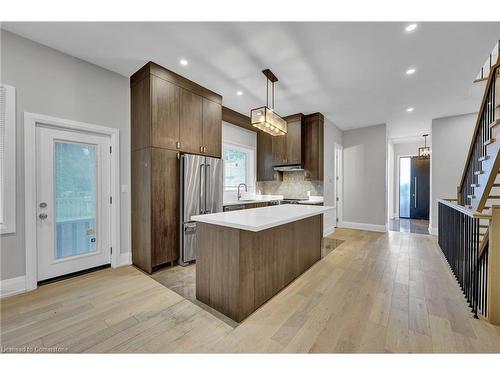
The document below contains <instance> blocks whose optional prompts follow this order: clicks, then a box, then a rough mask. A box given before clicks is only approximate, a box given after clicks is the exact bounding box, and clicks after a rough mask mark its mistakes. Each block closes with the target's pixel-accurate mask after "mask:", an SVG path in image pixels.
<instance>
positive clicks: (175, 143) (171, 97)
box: [151, 76, 181, 150]
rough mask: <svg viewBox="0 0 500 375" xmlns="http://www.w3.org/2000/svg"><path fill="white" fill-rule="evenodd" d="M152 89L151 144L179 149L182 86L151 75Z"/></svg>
mask: <svg viewBox="0 0 500 375" xmlns="http://www.w3.org/2000/svg"><path fill="white" fill-rule="evenodd" d="M151 90H152V94H151V98H152V101H151V145H152V146H154V147H163V148H168V149H171V150H175V149H179V148H180V146H181V145H180V94H181V88H180V87H179V86H176V85H174V84H172V83H170V82H168V81H165V80H163V79H161V78H158V77H156V76H151Z"/></svg>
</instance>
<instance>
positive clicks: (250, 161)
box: [222, 141, 257, 193]
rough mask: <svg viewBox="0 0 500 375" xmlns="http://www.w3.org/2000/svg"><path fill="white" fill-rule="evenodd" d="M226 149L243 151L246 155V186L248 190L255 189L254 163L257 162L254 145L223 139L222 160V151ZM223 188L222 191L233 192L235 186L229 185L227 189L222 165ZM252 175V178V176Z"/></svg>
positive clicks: (235, 188) (224, 170) (224, 169)
mask: <svg viewBox="0 0 500 375" xmlns="http://www.w3.org/2000/svg"><path fill="white" fill-rule="evenodd" d="M226 150H236V151H240V152H244V153H246V154H247V155H248V157H247V163H246V164H247V165H246V172H245V173H246V176H245V177H246V181H247V187H248V190H249V191H252V190H254V189H255V180H256V164H257V150H256V148H255V147H251V146H248V145H243V144H239V143H236V142H231V141H224V142H223V144H222V159H223V160H224V152H225V151H226ZM222 177H223V181H224V184H223V189H224V192H226V193H227V192H235V191H236V190H237V187H231V188H230V189H227V187H226V168H225V166H224V168H223V174H222ZM252 177H253V178H252Z"/></svg>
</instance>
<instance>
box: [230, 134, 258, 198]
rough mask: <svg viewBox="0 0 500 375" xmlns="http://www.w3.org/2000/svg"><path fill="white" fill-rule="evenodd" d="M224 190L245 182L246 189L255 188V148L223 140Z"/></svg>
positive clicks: (251, 189) (232, 188)
mask: <svg viewBox="0 0 500 375" xmlns="http://www.w3.org/2000/svg"><path fill="white" fill-rule="evenodd" d="M223 149H224V150H223V155H224V190H225V191H235V190H237V189H238V185H239V184H246V185H247V187H248V191H249V192H250V191H253V190H254V188H255V149H253V148H250V147H246V146H243V145H236V144H234V143H230V142H224V147H223Z"/></svg>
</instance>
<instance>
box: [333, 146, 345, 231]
mask: <svg viewBox="0 0 500 375" xmlns="http://www.w3.org/2000/svg"><path fill="white" fill-rule="evenodd" d="M333 150H334V151H333V152H334V160H335V163H334V167H333V168H334V171H335V180H334V183H335V185H334V192H335V194H334V197H333V198H334V207H335V211H336V212H335V223H334V227H335V228H337V227H340V226H342V223H343V221H344V190H343V189H344V170H343V168H344V160H343V158H344V147H343V146H342V145H340V144H338V143H334V144H333ZM337 197H338V198H339V200H338V201H337Z"/></svg>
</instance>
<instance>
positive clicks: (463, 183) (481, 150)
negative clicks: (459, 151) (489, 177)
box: [457, 58, 500, 211]
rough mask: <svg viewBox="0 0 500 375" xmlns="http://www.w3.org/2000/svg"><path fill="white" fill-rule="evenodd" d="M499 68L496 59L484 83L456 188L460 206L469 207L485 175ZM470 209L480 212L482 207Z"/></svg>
mask: <svg viewBox="0 0 500 375" xmlns="http://www.w3.org/2000/svg"><path fill="white" fill-rule="evenodd" d="M499 66H500V63H499V59H498V58H497V62H496V64H495V65H493V66H492V67H491V71H490V75H489V77H488V81H487V83H486V89H485V94H484V95H483V99H482V101H481V106H480V110H479V114H478V117H477V121H476V126H475V128H474V133H473V136H472V141H471V144H470V146H469V152H468V154H467V159H466V163H465V167H464V171H463V173H462V178H461V180H460V185H459V186H458V194H457V199H458V203H459V204H460V205H462V206H470V204H471V201H472V199H473V198H474V187H475V186H478V178H479V175H480V174H482V173H485V171H483V170H482V161H483V160H485V159H486V158H488V155H487V146H488V144H490V143H491V142H492V141H493V140H492V137H491V128H490V125H491V124H492V123H494V121H495V113H496V110H497V108H496V105H497V104H496V103H497V102H496V100H497V98H496V97H495V93H496V87H495V86H496V76H497V74H498V72H499ZM487 172H488V171H487ZM483 193H484V194H488V193H489V191H488V192H487V191H484V192H483ZM483 206H484V204H483ZM471 208H474V209H476V210H478V211H480V209H482V208H483V207H471Z"/></svg>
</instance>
